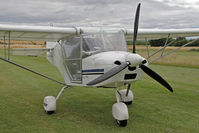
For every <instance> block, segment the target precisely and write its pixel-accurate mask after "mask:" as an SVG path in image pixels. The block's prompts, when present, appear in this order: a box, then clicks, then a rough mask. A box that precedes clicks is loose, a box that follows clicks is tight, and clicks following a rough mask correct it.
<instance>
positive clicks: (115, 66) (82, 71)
mask: <svg viewBox="0 0 199 133" xmlns="http://www.w3.org/2000/svg"><path fill="white" fill-rule="evenodd" d="M139 12H140V4H139V5H138V7H137V11H136V17H135V25H134V30H132V29H125V28H114V29H113V28H94V27H93V28H92V27H90V28H89V27H84V28H83V27H72V28H61V27H44V26H16V25H0V37H1V38H4V39H5V38H8V39H9V40H10V39H12V40H38V41H39V40H41V41H47V49H46V50H47V59H48V60H49V62H50V63H51V64H53V65H54V66H56V67H57V68H58V69H59V71H60V73H61V74H62V76H63V78H64V81H65V83H61V82H59V81H57V80H54V79H52V78H50V77H47V76H45V75H42V74H40V73H38V72H35V71H33V70H30V69H28V68H26V67H24V66H21V65H19V64H16V63H14V62H12V61H10V60H7V59H5V58H2V57H1V58H0V59H1V60H3V61H6V62H9V63H12V64H14V65H16V66H19V67H21V68H23V69H26V70H28V71H31V72H33V73H36V74H38V75H40V76H43V77H45V78H48V79H50V80H53V81H56V82H57V83H59V84H62V85H64V87H63V88H62V89H61V91H60V92H59V94H58V95H57V97H56V98H55V97H54V96H46V97H45V98H44V109H45V111H46V112H47V113H48V114H52V113H53V112H55V111H56V101H57V100H58V99H59V97H60V95H61V94H62V92H63V91H64V90H65V89H66V88H68V87H70V86H88V87H109V88H115V90H116V99H117V102H116V103H115V104H114V105H113V106H112V114H113V117H114V118H115V119H116V121H117V124H118V125H119V126H126V125H127V120H128V119H129V113H128V108H127V105H129V104H131V103H132V101H133V92H132V91H131V90H130V87H131V83H134V82H135V81H138V80H140V79H141V77H142V76H143V74H144V73H146V74H148V75H149V76H150V77H152V78H153V79H155V80H156V81H157V82H159V83H160V84H162V85H163V86H164V87H165V88H167V89H168V90H169V91H171V92H173V89H172V87H171V86H170V85H169V84H168V83H167V82H166V81H165V80H164V79H163V78H162V77H161V76H159V75H158V74H157V73H155V72H154V71H153V70H151V69H150V68H149V67H148V65H149V62H148V61H147V59H145V58H144V57H142V56H140V55H139V54H137V53H136V38H139V39H145V38H147V39H154V38H163V37H167V36H168V35H170V36H172V37H182V36H186V37H189V36H199V29H169V30H166V29H164V30H161V29H140V30H139V32H138V21H139ZM131 36H133V51H132V53H131V52H128V50H127V45H126V38H127V39H128V38H129V37H131ZM166 46H167V45H165V47H166ZM120 86H126V87H127V88H126V89H123V90H118V89H117V88H118V87H120Z"/></svg>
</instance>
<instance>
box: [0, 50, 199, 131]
mask: <svg viewBox="0 0 199 133" xmlns="http://www.w3.org/2000/svg"><path fill="white" fill-rule="evenodd" d="M138 52H140V53H141V52H143V51H138ZM195 54H197V53H192V51H187V52H185V53H184V54H183V55H184V56H186V55H187V56H190V57H191V58H190V59H193V58H197V55H195ZM176 56H178V55H176ZM181 56H182V55H181V54H180V53H179V56H178V57H181ZM195 56H196V57H195ZM11 60H13V61H15V62H17V63H20V64H22V65H26V66H28V67H29V68H32V69H34V70H36V71H38V72H41V73H44V74H46V75H49V76H51V77H53V78H56V79H58V80H61V81H63V80H62V77H61V75H60V74H59V72H58V71H57V69H56V68H55V67H53V66H52V65H50V64H49V63H48V62H47V60H46V58H45V56H40V57H23V56H15V57H11ZM184 62H185V63H186V61H184ZM168 65H169V66H168ZM150 67H151V68H152V69H153V70H155V71H156V72H158V73H159V74H160V75H162V76H163V77H164V78H165V79H166V80H167V81H168V82H169V83H170V84H171V85H172V86H173V88H174V93H173V94H171V93H169V92H168V91H167V90H166V89H164V88H163V87H162V86H161V85H159V84H158V83H156V82H155V81H153V80H152V79H151V78H149V77H148V76H146V75H145V76H144V77H143V78H142V80H141V81H138V82H136V83H135V84H134V85H133V86H132V90H133V92H134V95H135V100H134V102H133V104H132V105H131V106H128V109H129V114H130V119H129V121H128V125H127V127H125V128H121V127H118V126H117V125H116V123H115V120H114V119H113V117H112V113H111V107H112V105H113V104H114V103H115V92H114V90H113V89H109V88H87V87H72V88H69V89H68V90H67V91H65V92H64V93H63V94H62V96H61V97H60V99H59V101H58V102H57V111H56V113H55V114H53V115H50V116H49V115H46V114H45V113H44V110H43V105H42V103H43V98H44V97H45V96H47V95H54V96H56V95H57V93H58V91H59V90H60V89H61V87H62V86H60V85H59V84H56V83H54V82H52V81H49V80H47V79H44V78H42V77H39V76H37V75H34V74H32V73H30V72H27V71H24V70H22V69H20V68H17V67H15V66H13V65H10V64H8V63H6V62H2V61H0V74H1V76H0V132H2V133H7V132H8V133H10V132H20V133H21V132H35V133H45V132H50V133H56V132H71V133H75V132H77V133H80V132H81V133H98V132H99V133H102V132H103V133H111V132H114V133H120V132H122V133H132V132H133V133H198V132H199V126H198V124H199V106H198V105H199V103H198V101H199V88H198V87H199V82H198V79H199V69H198V68H197V65H196V67H195V68H194V67H189V65H187V66H186V65H185V66H183V67H180V64H178V65H176V64H172V63H171V64H169V63H168V64H167V65H159V64H154V65H150Z"/></svg>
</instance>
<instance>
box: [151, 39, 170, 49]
mask: <svg viewBox="0 0 199 133" xmlns="http://www.w3.org/2000/svg"><path fill="white" fill-rule="evenodd" d="M166 40H167V38H160V39H155V40H150V41H149V44H150V45H151V46H154V47H158V46H164V44H165V42H166ZM171 41H173V39H172V38H169V40H168V43H170V42H171Z"/></svg>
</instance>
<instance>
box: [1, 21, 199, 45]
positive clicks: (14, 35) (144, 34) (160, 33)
mask: <svg viewBox="0 0 199 133" xmlns="http://www.w3.org/2000/svg"><path fill="white" fill-rule="evenodd" d="M101 31H106V32H110V33H116V32H121V31H123V32H124V33H125V35H126V38H127V40H132V35H133V29H125V28H99V27H53V26H21V25H2V24H1V25H0V39H3V38H4V37H5V38H6V39H8V38H9V37H10V39H11V40H38V41H58V40H61V39H66V38H68V37H71V36H75V35H79V34H80V33H86V34H92V33H99V32H101ZM169 34H170V36H171V37H174V38H175V37H192V36H199V28H192V29H139V31H138V37H137V38H138V39H141V40H143V39H145V38H147V39H148V40H150V39H157V38H165V37H168V35H169Z"/></svg>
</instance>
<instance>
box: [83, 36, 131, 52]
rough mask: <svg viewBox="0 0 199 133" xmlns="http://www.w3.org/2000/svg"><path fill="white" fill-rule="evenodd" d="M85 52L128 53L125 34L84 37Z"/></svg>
mask: <svg viewBox="0 0 199 133" xmlns="http://www.w3.org/2000/svg"><path fill="white" fill-rule="evenodd" d="M82 38H83V43H82V47H83V51H84V52H94V53H98V52H104V51H127V46H126V40H125V37H124V33H123V32H120V33H114V34H110V33H105V32H102V33H99V34H90V35H82Z"/></svg>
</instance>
